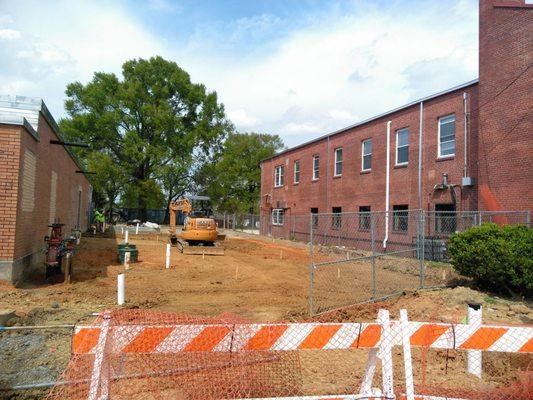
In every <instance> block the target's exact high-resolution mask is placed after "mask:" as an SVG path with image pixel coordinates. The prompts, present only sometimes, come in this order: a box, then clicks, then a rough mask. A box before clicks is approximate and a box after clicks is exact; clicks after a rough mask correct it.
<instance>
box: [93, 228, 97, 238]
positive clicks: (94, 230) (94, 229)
mask: <svg viewBox="0 0 533 400" xmlns="http://www.w3.org/2000/svg"><path fill="white" fill-rule="evenodd" d="M93 235H94V236H96V226H95V227H93Z"/></svg>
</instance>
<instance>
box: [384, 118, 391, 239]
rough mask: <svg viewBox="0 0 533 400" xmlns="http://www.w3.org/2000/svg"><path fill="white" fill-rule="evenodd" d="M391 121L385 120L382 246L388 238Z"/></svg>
mask: <svg viewBox="0 0 533 400" xmlns="http://www.w3.org/2000/svg"><path fill="white" fill-rule="evenodd" d="M391 123H392V121H387V167H386V168H387V172H386V174H385V238H384V239H383V248H384V249H386V248H387V241H388V240H389V208H390V201H389V200H390V199H389V197H390V196H389V194H390V193H389V192H390V126H391Z"/></svg>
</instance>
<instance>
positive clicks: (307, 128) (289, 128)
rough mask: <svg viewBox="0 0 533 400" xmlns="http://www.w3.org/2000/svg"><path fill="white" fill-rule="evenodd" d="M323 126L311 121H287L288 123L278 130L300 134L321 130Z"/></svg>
mask: <svg viewBox="0 0 533 400" xmlns="http://www.w3.org/2000/svg"><path fill="white" fill-rule="evenodd" d="M322 129H324V128H323V126H321V125H319V124H313V123H302V124H298V123H295V122H289V123H288V124H286V125H284V126H283V127H281V129H280V132H281V133H284V134H286V135H294V134H297V135H301V134H309V133H318V132H320V131H322Z"/></svg>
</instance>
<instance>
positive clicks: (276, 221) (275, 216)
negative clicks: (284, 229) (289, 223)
mask: <svg viewBox="0 0 533 400" xmlns="http://www.w3.org/2000/svg"><path fill="white" fill-rule="evenodd" d="M283 216H284V215H283V209H282V208H276V209H274V210H272V225H283Z"/></svg>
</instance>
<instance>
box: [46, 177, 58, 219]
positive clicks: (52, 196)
mask: <svg viewBox="0 0 533 400" xmlns="http://www.w3.org/2000/svg"><path fill="white" fill-rule="evenodd" d="M56 200H57V172H55V171H52V179H50V218H49V219H48V222H49V223H50V224H53V223H54V222H55V221H56Z"/></svg>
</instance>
